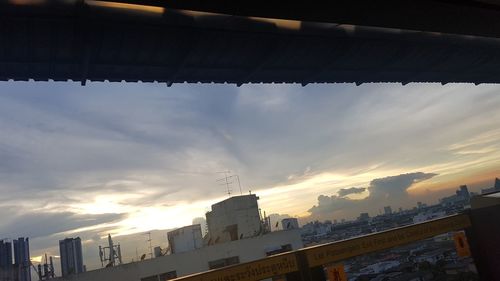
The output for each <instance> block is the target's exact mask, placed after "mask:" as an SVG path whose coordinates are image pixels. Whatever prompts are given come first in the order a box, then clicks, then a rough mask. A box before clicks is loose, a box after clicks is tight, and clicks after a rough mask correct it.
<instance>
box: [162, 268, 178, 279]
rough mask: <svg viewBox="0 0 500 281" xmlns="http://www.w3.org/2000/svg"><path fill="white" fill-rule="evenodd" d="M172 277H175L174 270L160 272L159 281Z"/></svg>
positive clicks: (175, 272)
mask: <svg viewBox="0 0 500 281" xmlns="http://www.w3.org/2000/svg"><path fill="white" fill-rule="evenodd" d="M174 278H177V271H175V270H174V271H169V272H165V273H162V274H160V281H166V280H170V279H174Z"/></svg>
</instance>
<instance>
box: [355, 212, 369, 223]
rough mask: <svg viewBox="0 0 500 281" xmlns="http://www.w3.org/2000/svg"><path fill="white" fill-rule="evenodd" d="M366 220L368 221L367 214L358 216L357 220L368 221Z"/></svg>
mask: <svg viewBox="0 0 500 281" xmlns="http://www.w3.org/2000/svg"><path fill="white" fill-rule="evenodd" d="M368 219H370V215H368V213H361V214H359V217H358V220H360V221H365V220H368Z"/></svg>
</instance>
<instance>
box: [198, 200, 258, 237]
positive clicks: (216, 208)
mask: <svg viewBox="0 0 500 281" xmlns="http://www.w3.org/2000/svg"><path fill="white" fill-rule="evenodd" d="M258 199H259V197H257V196H256V195H255V194H250V195H242V196H234V197H231V198H228V199H226V200H224V201H221V202H219V203H216V204H214V205H212V210H211V211H209V212H207V213H206V218H207V228H208V240H207V243H208V244H215V243H223V242H228V241H234V240H238V239H242V238H248V237H253V236H255V235H259V234H261V233H262V232H263V229H264V227H263V225H262V222H261V218H260V212H259V206H258V203H257V200H258Z"/></svg>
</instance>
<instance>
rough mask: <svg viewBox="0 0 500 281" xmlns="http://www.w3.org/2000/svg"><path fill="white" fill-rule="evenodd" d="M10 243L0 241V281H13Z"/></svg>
mask: <svg viewBox="0 0 500 281" xmlns="http://www.w3.org/2000/svg"><path fill="white" fill-rule="evenodd" d="M13 274H14V270H13V266H12V243H11V242H8V241H4V240H0V280H14V275H13Z"/></svg>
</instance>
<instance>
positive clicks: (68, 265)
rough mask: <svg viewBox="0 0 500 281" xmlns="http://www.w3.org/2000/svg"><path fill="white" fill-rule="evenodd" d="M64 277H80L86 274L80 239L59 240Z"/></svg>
mask: <svg viewBox="0 0 500 281" xmlns="http://www.w3.org/2000/svg"><path fill="white" fill-rule="evenodd" d="M59 253H60V255H61V272H62V276H69V275H78V274H80V273H82V272H84V266H83V254H82V241H81V239H80V237H77V238H66V239H64V240H59Z"/></svg>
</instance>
